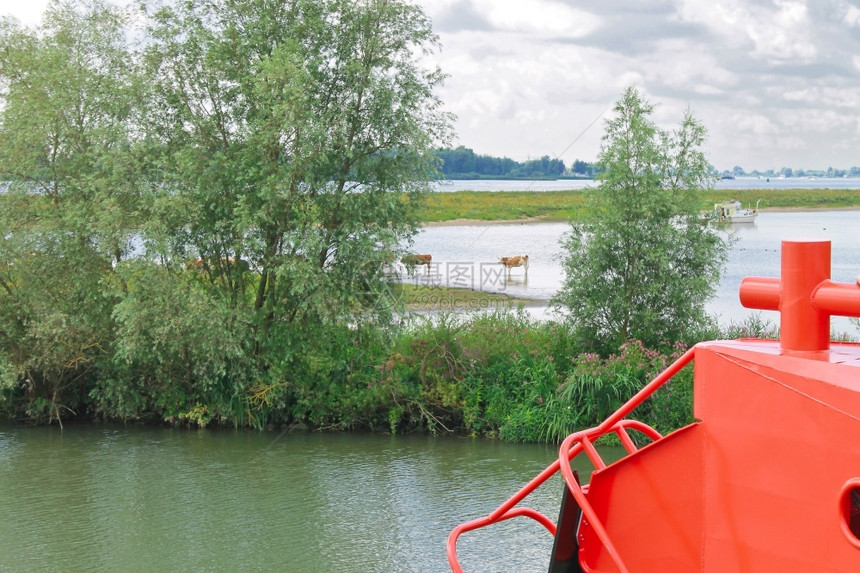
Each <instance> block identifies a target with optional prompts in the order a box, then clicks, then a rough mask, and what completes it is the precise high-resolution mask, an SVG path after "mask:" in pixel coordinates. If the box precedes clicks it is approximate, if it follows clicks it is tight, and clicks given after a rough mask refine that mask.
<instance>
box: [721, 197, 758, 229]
mask: <svg viewBox="0 0 860 573" xmlns="http://www.w3.org/2000/svg"><path fill="white" fill-rule="evenodd" d="M759 201H761V199H759ZM759 201H756V202H755V209H751V208H749V207H747V208H744V206H743V204H742V203H741V202H740V201H723V202H722V203H716V204H715V205H714V216H715V217H716V218H717V221H721V222H725V223H754V222H755V218H756V216H757V215H758V204H759Z"/></svg>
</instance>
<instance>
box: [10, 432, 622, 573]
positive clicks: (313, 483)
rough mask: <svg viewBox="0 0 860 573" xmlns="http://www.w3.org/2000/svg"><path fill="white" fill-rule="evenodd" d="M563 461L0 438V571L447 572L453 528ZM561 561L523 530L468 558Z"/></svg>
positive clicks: (249, 441)
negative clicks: (448, 541) (447, 548)
mask: <svg viewBox="0 0 860 573" xmlns="http://www.w3.org/2000/svg"><path fill="white" fill-rule="evenodd" d="M602 453H603V455H604V456H605V459H606V461H612V460H614V459H617V457H618V456H619V455H620V451H619V450H617V449H612V448H610V449H604V450H602ZM556 455H557V450H556V448H555V447H550V446H543V445H534V444H532V445H521V444H506V443H501V442H498V441H491V440H483V439H472V438H450V437H440V438H433V437H427V436H382V435H363V434H358V435H356V434H321V433H284V434H272V433H258V432H251V431H223V430H222V431H217V430H216V431H213V430H206V431H196V430H175V429H162V428H104V427H90V426H87V427H80V426H71V427H69V426H67V427H66V428H65V430H64V431H63V432H60V430H59V428H57V427H56V426H52V427H45V428H21V427H9V426H0V491H2V492H3V497H2V501H0V520H2V523H3V530H4V531H3V535H0V571H16V572H17V571H22V572H23V571H58V572H70V571H159V572H160V571H171V570H172V571H180V570H181V571H279V572H281V571H282V572H296V573H315V572H319V573H327V572H329V571H337V572H339V573H351V572H354V573H372V572H379V573H383V572H384V573H388V572H412V571H414V572H422V573H426V572H442V571H448V570H449V569H448V566H447V559H446V556H445V544H446V539H447V536H448V533H449V532H450V531H451V529H452V528H453V527H454V526H456V525H457V524H459V523H461V522H464V521H467V520H470V519H474V518H476V517H481V516H483V515H486V514H488V513H490V512H491V511H492V510H494V509H495V508H496V507H498V505H499V504H501V503H502V502H504V501H505V500H506V499H507V498H508V497H510V496H511V495H513V494H514V493H515V492H516V491H518V490H519V489H520V488H521V487H522V486H523V485H524V484H525V483H526V482H527V481H529V480H531V479H532V478H533V477H534V476H535V475H536V474H537V473H539V472H540V471H541V470H543V469H544V468H545V467H546V466H547V465H549V464H550V463H551V462H552V461H553V460H554V459H555V457H556ZM576 467H577V468H578V469H579V470H580V472H581V473H582V475H584V476H588V475H589V473H590V471H591V469H592V468H591V467H590V466H589V465H588V464H587V463H586V464H584V465H583V464H579V465H577V466H576ZM561 491H562V483H561V481H560V479H558V478H557V477H556V478H553V479H552V480H550V481H549V482H547V483H546V484H544V485H543V486H542V487H541V488H539V489H538V490H537V491H536V492H535V494H534V496H533V497H532V498H529V500H530V502H529V504H528V505H529V506H530V507H533V508H534V509H537V510H538V511H541V512H542V513H544V514H545V515H547V516H549V517H550V518H551V519H552V520H553V521H555V519H556V517H557V514H558V504H559V500H560V498H561V497H560V496H561ZM551 548H552V537H551V536H550V535H549V533H547V532H546V530H545V529H543V527H542V526H540V525H538V524H537V523H535V522H533V521H531V520H529V519H526V518H517V519H514V520H511V521H508V522H504V523H502V524H499V525H496V526H493V527H492V528H489V529H485V530H481V531H477V532H473V533H467V534H464V535H463V536H462V537H461V539H460V543H459V549H460V555H461V558H462V559H461V563H462V564H463V565H464V566H465V567H466V568H467V571H475V572H478V571H483V572H487V571H518V572H530V571H546V569H547V564H548V561H549V552H550V550H551Z"/></svg>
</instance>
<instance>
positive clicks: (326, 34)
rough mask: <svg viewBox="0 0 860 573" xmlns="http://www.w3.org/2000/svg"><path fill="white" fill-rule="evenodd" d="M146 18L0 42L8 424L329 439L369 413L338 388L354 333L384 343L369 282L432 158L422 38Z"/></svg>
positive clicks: (340, 12)
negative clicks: (163, 424) (300, 425)
mask: <svg viewBox="0 0 860 573" xmlns="http://www.w3.org/2000/svg"><path fill="white" fill-rule="evenodd" d="M141 10H143V11H144V13H143V14H142V17H141V18H136V19H129V18H127V16H128V14H129V12H125V11H122V10H119V9H117V8H115V7H113V6H112V5H110V4H106V3H103V2H101V1H100V0H92V1H89V0H84V1H80V2H78V1H74V0H71V1H68V2H58V3H55V4H52V6H51V8H50V9H49V10H48V12H47V13H46V19H45V21H44V23H43V25H42V26H41V27H39V28H36V29H32V30H31V29H25V28H21V27H18V26H17V25H14V24H12V23H10V22H7V21H4V22H3V23H2V24H0V176H2V177H3V179H4V180H8V181H9V187H8V189H6V192H5V193H4V194H3V202H4V210H3V211H2V213H0V220H2V226H0V228H3V229H4V235H3V236H2V237H0V255H2V258H0V289H2V290H0V297H2V300H0V303H2V304H0V360H2V363H3V365H4V367H3V371H4V378H5V379H6V380H9V376H10V374H9V373H14V376H15V377H16V380H15V381H14V383H12V384H9V385H8V386H7V388H10V389H12V388H14V389H15V391H14V392H12V390H10V392H9V394H7V395H8V396H10V397H11V396H13V395H15V397H16V404H15V406H10V408H13V409H15V410H16V411H17V412H19V413H22V412H23V413H26V412H30V413H31V415H38V416H40V417H43V418H44V419H52V418H57V417H58V416H59V415H60V414H61V413H63V412H66V413H67V412H71V411H73V410H74V411H78V412H81V413H87V414H89V415H95V416H99V417H104V418H122V419H131V418H139V417H148V418H156V419H167V420H173V421H174V422H177V423H179V422H181V423H190V424H197V425H205V424H208V423H214V422H217V423H234V424H248V425H252V426H257V427H264V426H266V425H269V424H271V423H279V422H290V421H292V420H294V419H298V420H308V421H311V422H312V423H316V424H319V425H325V424H327V423H329V420H331V419H333V418H334V416H333V415H332V412H343V411H348V410H349V409H350V408H352V407H353V406H354V404H353V402H361V401H362V400H368V399H367V398H366V397H364V396H362V397H360V398H357V397H355V396H354V395H353V394H352V392H351V391H349V390H344V389H343V388H341V385H347V386H348V385H349V384H350V383H351V382H350V377H352V376H354V374H355V371H354V370H353V369H352V368H353V366H355V365H353V364H346V363H344V361H343V358H342V357H343V355H344V354H346V352H345V351H344V349H345V348H346V347H347V346H348V344H351V342H352V340H351V338H350V337H351V335H350V334H347V333H352V332H356V331H360V332H365V331H368V330H378V332H379V334H378V335H374V336H377V337H379V338H384V337H385V336H386V332H387V328H388V325H389V323H390V322H391V320H392V316H393V315H392V313H391V310H392V304H393V303H392V297H390V296H388V281H389V278H388V277H386V276H385V274H384V273H383V272H382V268H383V265H384V264H385V263H386V262H389V261H390V260H392V258H393V257H397V255H398V252H399V251H401V250H402V249H403V248H404V247H403V245H405V244H407V243H408V242H409V239H410V238H411V237H412V235H413V234H414V233H415V232H416V230H417V228H418V223H419V221H418V217H417V212H418V211H417V210H418V209H419V208H420V206H421V204H422V203H423V201H424V197H425V195H426V194H427V192H428V190H429V186H428V180H429V179H431V178H434V177H435V175H436V168H437V163H438V160H437V159H436V157H435V156H434V155H433V153H432V151H433V149H434V148H435V147H436V146H438V145H439V144H440V143H445V142H446V140H447V137H448V132H449V125H450V120H451V118H450V116H449V115H448V114H446V113H445V112H443V111H441V102H440V101H439V100H438V98H437V97H436V96H435V95H434V92H435V90H436V89H437V87H438V86H439V85H440V84H441V82H442V81H443V79H444V75H443V74H442V73H441V72H440V71H439V70H438V69H433V68H426V67H425V65H424V63H425V62H426V60H424V59H423V57H422V54H424V53H426V52H428V51H432V50H433V49H435V47H436V37H435V36H434V35H433V33H432V29H431V26H430V21H429V20H428V19H427V17H426V16H425V15H424V14H423V12H422V11H421V10H420V8H418V7H417V6H415V5H413V4H411V3H407V2H401V1H398V0H395V1H391V0H371V1H369V2H361V3H355V2H351V1H347V0H324V1H319V0H313V1H310V0H299V1H297V2H291V3H288V4H284V3H283V2H280V1H275V0H262V1H260V2H252V3H249V2H240V3H236V2H222V1H217V2H203V1H196V0H192V1H190V2H185V1H177V2H164V3H158V5H157V6H156V5H153V4H152V3H149V4H146V3H144V4H142V5H141ZM132 21H136V22H145V23H146V24H147V25H148V28H147V29H145V30H131V29H130V28H129V26H128V25H129V23H130V22H132ZM133 36H134V37H137V38H139V39H141V42H140V44H139V45H140V46H143V48H142V49H141V50H140V51H135V50H134V49H132V48H131V47H130V46H129V45H128V44H127V41H128V39H129V38H131V37H133ZM7 208H8V209H7ZM347 339H350V340H347ZM363 366H364V364H361V365H357V366H356V367H357V368H358V369H359V370H360V369H361V368H362V367H363ZM323 388H325V389H326V390H325V391H324V392H320V390H321V389H323ZM19 389H20V390H19ZM318 395H323V396H325V397H326V399H327V400H330V403H328V404H325V406H324V407H320V405H319V401H318V399H317V396H318ZM372 402H373V399H370V401H369V403H372ZM7 404H8V403H7ZM359 409H360V410H361V411H362V412H364V411H366V406H361V407H359ZM386 417H387V415H386ZM348 418H349V416H348V415H345V416H344V419H348ZM361 420H362V418H361V416H360V415H357V421H356V422H355V423H362V422H361ZM337 423H340V422H337Z"/></svg>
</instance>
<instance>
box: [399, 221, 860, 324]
mask: <svg viewBox="0 0 860 573" xmlns="http://www.w3.org/2000/svg"><path fill="white" fill-rule="evenodd" d="M858 229H860V210H835V211H823V210H821V211H818V210H816V211H786V212H772V211H764V212H761V213H759V215H758V217H757V219H756V221H755V222H754V223H742V224H735V225H730V226H729V228H728V229H727V230H726V234H727V235H728V234H731V235H733V236H734V237H735V239H736V242H735V243H734V246H733V248H732V249H731V251H730V253H729V259H728V261H727V264H726V266H725V269H724V271H723V276H722V279H721V281H720V284H719V285H717V289H716V296H715V297H714V299H713V300H711V301H709V302H708V303H707V305H706V306H707V310H708V312H709V313H711V314H713V315H715V316H716V317H718V319H719V321H720V323H722V324H724V325H727V324H729V323H741V322H744V321H745V320H747V319H748V318H749V317H751V316H753V315H758V316H759V317H760V318H761V319H763V320H765V321H769V322H772V323H774V324H778V323H779V314H778V313H777V312H775V311H757V310H751V309H745V308H743V307H742V306H741V304H740V301H739V298H738V289H739V287H740V284H741V280H742V279H743V278H744V277H746V276H764V277H779V274H780V253H781V244H782V241H783V240H801V239H816V240H820V239H826V240H829V241H831V248H832V263H831V268H832V271H831V276H832V279H833V280H836V281H840V282H854V281H855V279H856V277H857V276H858V275H860V233H858ZM568 230H569V225H568V224H567V223H510V224H475V225H455V226H428V227H425V228H424V229H423V230H422V231H421V232H420V233H419V235H418V236H417V237H416V239H415V244H414V250H415V251H416V252H421V253H430V254H431V255H433V264H432V265H431V268H430V269H429V272H427V271H426V270H424V269H419V270H416V272H415V273H414V274H413V275H411V276H404V280H407V281H411V282H414V283H416V284H424V285H440V286H456V287H465V288H473V289H477V290H482V291H489V292H499V293H507V294H510V295H512V296H517V297H526V298H534V299H542V300H548V299H549V298H550V297H551V296H552V295H553V294H554V293H555V292H556V291H557V290H558V289H559V287H560V286H561V283H562V280H563V278H564V273H563V270H562V266H561V261H560V256H561V255H562V248H561V243H560V240H561V239H562V237H563V235H564V234H565V233H566V232H567V231H568ZM515 254H528V255H529V269H528V274H526V273H525V272H524V270H523V269H521V268H515V269H512V270H511V271H510V273H506V272H504V271H503V269H502V265H500V264H499V263H498V260H499V258H500V257H502V256H509V255H515ZM527 310H528V311H529V312H530V313H531V314H532V315H534V316H535V317H537V318H554V317H555V315H554V313H553V311H552V310H551V309H548V308H546V307H531V308H529V309H527ZM831 325H832V328H833V329H835V330H836V331H838V332H840V333H849V334H853V335H855V336H857V335H858V334H860V331H858V329H857V327H856V326H855V324H854V321H853V320H849V319H846V318H843V317H834V318H833V319H832V320H831Z"/></svg>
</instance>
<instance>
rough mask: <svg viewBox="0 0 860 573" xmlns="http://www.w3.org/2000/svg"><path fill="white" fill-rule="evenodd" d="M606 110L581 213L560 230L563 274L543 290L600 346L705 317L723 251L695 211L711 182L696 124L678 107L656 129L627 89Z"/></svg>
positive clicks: (677, 330) (648, 108)
mask: <svg viewBox="0 0 860 573" xmlns="http://www.w3.org/2000/svg"><path fill="white" fill-rule="evenodd" d="M615 113H616V117H615V118H614V119H612V120H609V121H607V124H606V134H605V135H604V145H603V147H602V150H601V154H600V158H599V163H600V164H601V166H602V168H603V170H602V172H601V173H600V175H599V176H598V179H599V180H600V186H599V187H597V188H595V189H594V190H593V191H592V192H590V195H589V200H588V206H589V211H588V212H589V213H590V217H589V218H588V219H587V220H585V221H584V222H574V223H572V224H571V231H570V233H569V234H568V235H567V236H566V237H565V239H564V242H563V247H564V253H565V254H564V260H563V265H564V269H565V279H564V282H563V284H562V288H561V289H560V291H559V293H558V294H557V295H556V296H555V297H554V299H553V302H554V304H556V305H558V306H560V307H564V308H566V309H567V310H568V311H569V317H570V318H569V320H570V322H571V324H572V325H573V327H574V329H575V331H576V333H577V338H578V340H579V341H580V342H581V343H582V344H584V345H591V348H593V349H594V350H595V351H597V352H601V353H607V352H610V351H612V349H615V348H618V347H619V346H620V345H622V344H624V343H625V342H626V341H628V340H631V339H638V340H642V341H643V342H645V343H646V344H647V345H649V346H657V345H660V344H663V343H665V342H670V343H671V342H673V341H676V340H682V339H684V337H685V333H686V332H689V331H690V330H699V329H701V328H703V327H705V326H707V323H708V322H709V320H710V319H709V318H708V316H707V315H706V313H705V303H706V301H707V300H708V298H710V297H711V296H712V295H713V293H714V290H715V288H716V285H717V284H719V278H720V270H721V268H722V264H723V263H724V261H725V258H726V254H727V250H728V244H727V242H726V240H725V239H723V238H722V237H721V236H720V235H719V233H718V232H717V230H716V228H714V227H713V226H711V225H708V224H704V223H702V222H701V221H700V220H699V218H698V205H699V201H700V200H699V193H700V192H701V190H702V189H705V188H707V187H708V186H710V185H712V183H713V181H712V179H711V178H710V175H709V168H708V164H707V162H706V161H705V159H704V155H703V154H702V152H701V151H699V147H700V146H701V144H702V143H703V141H704V135H705V130H704V128H703V127H702V126H701V125H700V124H699V123H698V122H696V120H695V119H693V117H692V116H691V115H690V114H689V113H687V114H686V115H685V117H684V119H683V121H682V123H681V126H680V127H679V128H678V129H677V130H676V131H674V132H673V133H671V134H670V133H666V132H663V131H661V130H659V129H658V128H657V127H656V126H655V125H654V123H653V122H652V121H651V120H650V115H651V114H652V113H653V106H652V105H650V104H648V103H647V102H645V101H644V100H642V99H641V97H640V96H639V94H638V93H637V92H636V90H634V89H632V88H630V89H628V90H627V91H626V92H625V94H624V96H623V97H622V98H621V100H619V102H618V103H617V104H616V106H615Z"/></svg>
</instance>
